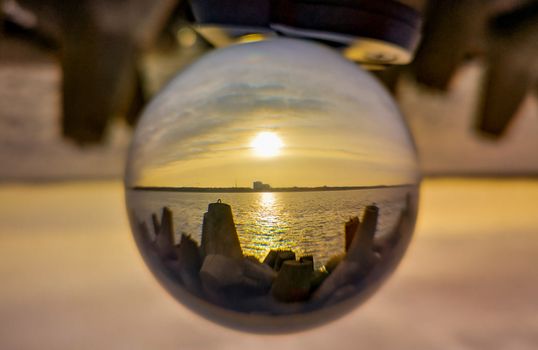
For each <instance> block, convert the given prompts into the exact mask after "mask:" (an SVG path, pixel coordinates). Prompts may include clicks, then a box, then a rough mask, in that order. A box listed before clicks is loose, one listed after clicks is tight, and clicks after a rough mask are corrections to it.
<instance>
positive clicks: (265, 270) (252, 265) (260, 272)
mask: <svg viewBox="0 0 538 350" xmlns="http://www.w3.org/2000/svg"><path fill="white" fill-rule="evenodd" d="M242 265H243V273H244V276H245V283H246V284H248V285H249V286H251V287H252V288H256V289H262V290H265V291H268V290H269V289H270V288H271V285H272V284H273V281H274V280H275V278H276V276H277V273H276V272H275V271H274V270H273V269H272V268H270V267H269V266H267V265H265V264H262V263H260V262H259V261H257V260H252V259H243V260H242Z"/></svg>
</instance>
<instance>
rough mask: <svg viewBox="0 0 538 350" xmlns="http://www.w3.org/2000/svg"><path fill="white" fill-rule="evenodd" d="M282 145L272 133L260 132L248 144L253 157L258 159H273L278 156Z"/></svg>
mask: <svg viewBox="0 0 538 350" xmlns="http://www.w3.org/2000/svg"><path fill="white" fill-rule="evenodd" d="M283 146H284V143H283V142H282V140H281V139H280V137H278V135H277V134H275V133H274V132H269V131H263V132H260V133H259V134H258V135H256V137H255V138H254V139H253V140H252V142H251V143H250V147H251V148H252V151H253V152H254V154H255V155H257V156H259V157H274V156H277V155H279V154H280V149H281V148H282V147H283Z"/></svg>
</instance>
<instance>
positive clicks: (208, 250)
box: [201, 201, 243, 258]
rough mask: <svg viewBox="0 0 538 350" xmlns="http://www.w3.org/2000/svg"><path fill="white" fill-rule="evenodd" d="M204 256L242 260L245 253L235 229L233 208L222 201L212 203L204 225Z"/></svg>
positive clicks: (202, 247) (205, 215)
mask: <svg viewBox="0 0 538 350" xmlns="http://www.w3.org/2000/svg"><path fill="white" fill-rule="evenodd" d="M201 250H202V255H203V256H207V255H213V254H217V255H223V256H226V257H229V258H242V257H243V251H242V250H241V245H240V244H239V237H238V236H237V231H236V228H235V223H234V219H233V215H232V208H231V207H230V206H229V205H228V204H225V203H221V202H220V201H219V202H217V203H210V204H209V206H208V209H207V213H205V214H204V221H203V224H202V244H201Z"/></svg>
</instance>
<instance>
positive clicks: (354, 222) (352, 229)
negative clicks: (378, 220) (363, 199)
mask: <svg viewBox="0 0 538 350" xmlns="http://www.w3.org/2000/svg"><path fill="white" fill-rule="evenodd" d="M359 225H360V221H359V218H358V217H357V216H354V217H352V218H350V219H349V221H347V222H346V223H345V233H346V236H345V249H346V252H347V251H348V250H349V246H350V245H351V242H352V241H353V238H354V237H355V235H356V234H357V230H358V229H359Z"/></svg>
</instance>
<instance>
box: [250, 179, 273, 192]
mask: <svg viewBox="0 0 538 350" xmlns="http://www.w3.org/2000/svg"><path fill="white" fill-rule="evenodd" d="M252 189H253V190H254V191H267V190H270V189H271V185H269V184H264V183H263V182H261V181H254V182H253V183H252Z"/></svg>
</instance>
